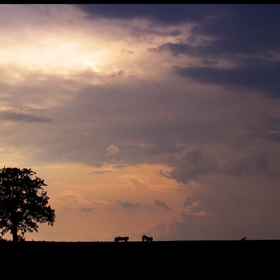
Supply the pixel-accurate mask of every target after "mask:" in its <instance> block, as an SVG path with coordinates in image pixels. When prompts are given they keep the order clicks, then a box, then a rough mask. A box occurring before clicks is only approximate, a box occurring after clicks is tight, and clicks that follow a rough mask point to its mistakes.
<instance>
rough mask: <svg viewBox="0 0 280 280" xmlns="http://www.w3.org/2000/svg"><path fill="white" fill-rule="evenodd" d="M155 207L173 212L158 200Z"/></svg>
mask: <svg viewBox="0 0 280 280" xmlns="http://www.w3.org/2000/svg"><path fill="white" fill-rule="evenodd" d="M155 205H156V206H157V207H160V208H164V209H166V210H171V208H170V207H169V206H168V205H167V204H166V203H165V202H163V201H160V200H156V201H155Z"/></svg>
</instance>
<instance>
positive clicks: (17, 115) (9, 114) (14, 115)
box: [0, 111, 52, 123]
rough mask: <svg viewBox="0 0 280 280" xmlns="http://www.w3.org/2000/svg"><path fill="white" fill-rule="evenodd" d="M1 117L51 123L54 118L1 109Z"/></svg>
mask: <svg viewBox="0 0 280 280" xmlns="http://www.w3.org/2000/svg"><path fill="white" fill-rule="evenodd" d="M0 119H2V120H5V121H12V122H30V123H38V122H39V123H50V122H52V119H50V118H44V117H38V116H35V115H31V114H26V113H20V112H13V111H0Z"/></svg>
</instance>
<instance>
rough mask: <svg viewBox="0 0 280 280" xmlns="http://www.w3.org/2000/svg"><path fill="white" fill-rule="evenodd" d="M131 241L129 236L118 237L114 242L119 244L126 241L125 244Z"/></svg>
mask: <svg viewBox="0 0 280 280" xmlns="http://www.w3.org/2000/svg"><path fill="white" fill-rule="evenodd" d="M128 240H129V237H128V236H116V237H115V238H114V241H115V242H119V241H124V242H127V241H128Z"/></svg>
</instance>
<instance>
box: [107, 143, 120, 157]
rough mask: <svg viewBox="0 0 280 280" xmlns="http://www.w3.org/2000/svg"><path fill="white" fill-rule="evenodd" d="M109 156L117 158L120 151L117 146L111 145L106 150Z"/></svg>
mask: <svg viewBox="0 0 280 280" xmlns="http://www.w3.org/2000/svg"><path fill="white" fill-rule="evenodd" d="M106 151H107V153H106V155H107V156H115V155H117V154H118V153H119V149H118V147H117V146H115V145H114V144H112V145H110V146H109V147H108V148H107V149H106Z"/></svg>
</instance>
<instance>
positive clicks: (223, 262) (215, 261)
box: [0, 240, 280, 279]
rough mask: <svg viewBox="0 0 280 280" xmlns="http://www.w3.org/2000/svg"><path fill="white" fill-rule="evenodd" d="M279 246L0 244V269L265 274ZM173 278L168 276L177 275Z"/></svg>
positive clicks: (272, 243) (260, 243)
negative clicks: (9, 266) (13, 266)
mask: <svg viewBox="0 0 280 280" xmlns="http://www.w3.org/2000/svg"><path fill="white" fill-rule="evenodd" d="M279 249H280V240H246V241H240V240H237V241H154V242H142V241H128V242H113V241H112V242H38V241H25V242H20V243H18V244H14V243H12V242H10V241H8V242H1V243H0V250H1V256H2V262H1V263H2V268H3V267H5V264H8V265H11V264H14V265H15V266H23V267H24V268H26V267H29V266H31V267H33V268H34V267H36V269H39V267H41V268H42V271H43V270H44V269H45V270H46V271H45V272H44V273H46V274H48V273H50V272H49V271H48V269H50V271H54V270H55V271H57V272H59V273H65V274H66V275H67V276H71V275H72V273H74V274H75V273H81V274H86V273H87V275H88V274H89V273H90V274H94V275H95V273H97V272H98V273H103V274H104V275H107V276H108V277H109V276H110V275H111V276H112V274H114V273H115V274H116V275H119V276H120V275H121V274H123V275H129V273H131V272H129V271H128V270H127V269H128V268H129V269H130V271H131V270H134V272H133V274H134V276H133V277H132V278H135V277H136V276H137V275H138V276H139V277H140V275H142V276H143V275H144V274H146V273H147V274H150V275H151V273H152V275H154V276H155V275H156V274H157V275H158V276H166V275H165V274H166V273H173V274H174V277H175V275H177V274H178V277H179V274H180V275H181V274H182V273H186V274H188V273H189V272H190V271H192V273H196V274H197V277H198V276H199V275H200V274H203V273H204V274H205V273H207V274H213V273H214V271H216V272H215V273H216V276H217V273H222V270H221V269H226V270H230V271H231V273H232V274H236V273H242V274H243V273H244V270H245V271H247V272H249V271H250V273H253V274H252V275H254V274H255V273H256V272H257V271H259V272H262V273H263V272H264V270H265V273H266V277H268V276H269V274H270V273H272V272H273V271H274V269H277V272H278V271H279V268H278V267H279V265H278V263H279V260H278V259H279V252H280V250H279ZM4 263H5V264H4ZM3 264H4V265H3ZM268 266H269V267H268ZM43 267H45V268H43ZM242 271H243V272H242ZM15 272H16V273H19V271H15ZM53 273H54V272H52V274H53ZM72 276H73V275H72ZM108 277H105V276H104V279H106V278H108ZM174 277H173V278H172V279H177V278H178V277H175V278H174ZM82 278H84V277H82V276H81V278H79V279H82ZM87 278H88V276H87ZM91 278H95V277H91ZM98 278H99V277H98ZM102 278H103V277H102ZM136 278H137V277H136ZM148 278H149V277H148ZM148 278H147V279H148ZM198 278H199V277H198ZM225 278H227V277H225ZM34 279H35V278H34ZM130 279H131V278H130ZM268 279H269V277H268Z"/></svg>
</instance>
